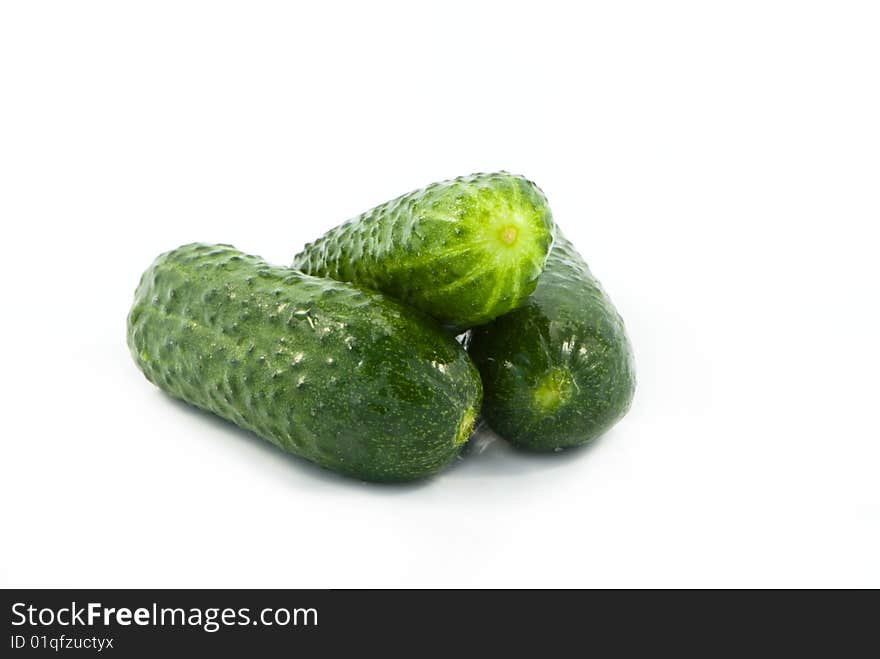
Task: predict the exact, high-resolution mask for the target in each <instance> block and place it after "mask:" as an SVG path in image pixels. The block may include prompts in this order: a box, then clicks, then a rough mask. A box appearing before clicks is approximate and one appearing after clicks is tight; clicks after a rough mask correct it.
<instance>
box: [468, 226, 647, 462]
mask: <svg viewBox="0 0 880 659" xmlns="http://www.w3.org/2000/svg"><path fill="white" fill-rule="evenodd" d="M468 350H469V352H470V355H471V357H472V358H473V359H474V361H475V362H476V364H477V366H478V367H479V369H480V373H481V376H482V378H483V387H484V402H483V416H484V418H485V419H486V421H487V423H488V424H489V426H490V427H491V428H492V429H493V430H495V431H496V432H497V433H498V434H499V435H501V436H502V437H504V438H505V439H507V440H509V441H510V442H512V443H513V444H515V445H517V446H520V447H522V448H525V449H531V450H535V451H552V450H557V449H562V448H568V447H573V446H578V445H581V444H586V443H587V442H589V441H591V440H593V439H595V438H596V437H598V436H599V435H601V434H602V433H604V432H605V431H606V430H608V429H609V428H610V427H611V426H613V425H614V424H615V423H616V422H617V421H618V420H619V419H620V418H622V417H623V415H624V414H626V412H627V411H628V410H629V407H630V404H631V402H632V398H633V394H634V392H635V385H636V378H635V368H634V363H633V355H632V348H631V346H630V342H629V339H628V338H627V335H626V330H625V328H624V324H623V320H622V319H621V317H620V315H619V314H618V313H617V311H616V310H615V308H614V306H613V305H612V303H611V300H610V299H609V298H608V296H607V295H606V294H605V292H604V290H603V289H602V287H601V286H600V284H599V282H598V281H597V280H596V279H595V278H594V277H593V275H592V274H591V273H590V270H589V268H588V267H587V264H586V263H585V262H584V260H583V259H582V258H581V256H580V255H579V254H578V253H577V251H576V250H575V248H574V246H573V245H572V244H571V243H570V242H569V241H568V240H567V239H565V237H564V236H562V235H560V234H558V233H557V238H556V242H555V244H554V246H553V249H552V250H551V252H550V256H549V258H548V259H547V267H546V268H545V270H544V274H543V275H542V276H541V279H540V282H539V283H538V287H537V289H536V290H535V292H534V293H533V294H532V296H531V298H529V300H528V302H527V303H526V304H525V306H523V307H522V308H520V309H517V310H516V311H513V312H511V313H509V314H508V315H506V316H502V317H501V318H498V319H496V320H495V321H494V322H493V323H491V324H489V325H486V326H484V327H478V328H476V329H474V330H473V332H472V334H471V336H470V339H469V346H468Z"/></svg>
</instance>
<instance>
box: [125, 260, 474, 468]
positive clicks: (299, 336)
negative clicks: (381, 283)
mask: <svg viewBox="0 0 880 659" xmlns="http://www.w3.org/2000/svg"><path fill="white" fill-rule="evenodd" d="M128 345H129V348H130V350H131V353H132V355H133V356H134V359H135V362H136V363H137V365H138V367H139V368H140V369H141V371H143V373H144V375H146V377H147V379H148V380H149V381H150V382H152V383H153V384H155V385H157V386H158V387H160V388H161V389H163V390H165V391H166V392H168V393H169V394H171V395H172V396H174V397H176V398H180V399H182V400H184V401H186V402H188V403H190V404H192V405H195V406H197V407H200V408H203V409H205V410H209V411H211V412H213V413H215V414H217V415H219V416H221V417H223V418H225V419H228V420H230V421H232V422H233V423H235V424H237V425H239V426H241V427H242V428H246V429H248V430H252V431H253V432H255V433H257V434H258V435H260V436H262V437H264V438H265V439H268V440H269V441H270V442H272V443H273V444H275V445H277V446H279V447H280V448H282V449H284V450H285V451H289V452H290V453H294V454H296V455H299V456H302V457H304V458H307V459H308V460H311V461H313V462H316V463H318V464H319V465H321V466H323V467H326V468H328V469H332V470H334V471H337V472H341V473H343V474H347V475H349V476H353V477H355V478H359V479H362V480H369V481H403V480H411V479H415V478H420V477H423V476H428V475H430V474H433V473H435V472H437V471H438V470H440V469H441V468H442V467H443V466H445V465H446V464H447V463H449V462H450V461H451V460H452V459H453V458H454V457H455V456H456V455H457V454H458V452H459V449H460V448H461V446H462V445H463V444H464V442H465V441H466V440H467V438H468V436H469V435H470V431H471V429H472V426H473V421H474V419H475V417H476V416H477V414H478V411H479V404H480V398H481V385H480V381H479V374H478V373H477V371H476V368H475V367H474V366H473V364H472V363H471V361H470V359H469V358H468V356H467V354H466V353H465V351H464V350H463V349H462V348H461V347H460V346H459V345H458V344H457V343H456V342H455V341H454V340H453V339H452V338H451V337H450V336H448V334H447V333H446V332H445V331H444V330H443V329H442V328H441V327H439V326H438V325H437V324H436V323H435V322H434V321H433V320H432V319H430V318H428V317H427V316H425V315H424V314H421V313H419V312H417V311H415V310H411V309H408V308H406V307H404V306H402V305H400V304H399V303H397V302H396V301H394V300H392V299H390V298H388V297H386V296H384V295H381V294H379V293H374V292H370V291H362V290H359V289H357V288H355V287H353V286H351V285H349V284H344V283H340V282H336V281H332V280H327V279H318V278H315V277H310V276H307V275H304V274H302V273H299V272H296V271H294V270H291V269H288V268H279V267H273V266H270V265H267V264H266V263H265V262H264V261H262V260H261V259H259V258H258V257H254V256H249V255H246V254H243V253H241V252H239V251H237V250H236V249H234V248H233V247H231V246H228V245H205V244H191V245H186V246H183V247H180V248H179V249H176V250H174V251H172V252H168V253H166V254H163V255H162V256H160V257H159V258H158V259H156V261H155V262H154V263H153V265H152V266H151V267H150V268H149V269H148V270H147V271H146V272H145V273H144V275H143V277H142V278H141V282H140V285H139V286H138V289H137V291H136V293H135V301H134V306H133V307H132V309H131V312H130V314H129V317H128Z"/></svg>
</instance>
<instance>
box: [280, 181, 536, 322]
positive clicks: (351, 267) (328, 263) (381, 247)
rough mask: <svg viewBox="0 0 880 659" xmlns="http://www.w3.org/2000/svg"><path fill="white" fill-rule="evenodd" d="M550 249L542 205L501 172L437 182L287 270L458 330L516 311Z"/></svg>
mask: <svg viewBox="0 0 880 659" xmlns="http://www.w3.org/2000/svg"><path fill="white" fill-rule="evenodd" d="M552 240H553V220H552V217H551V215H550V209H549V207H548V205H547V199H546V198H545V197H544V194H543V193H542V192H541V190H540V189H539V188H538V187H537V186H536V185H535V184H534V183H532V182H530V181H528V180H526V179H525V178H523V177H521V176H514V175H512V174H508V173H506V172H499V173H494V174H473V175H471V176H465V177H461V178H457V179H454V180H452V181H445V182H442V183H434V184H433V185H429V186H428V187H426V188H424V189H422V190H417V191H415V192H410V193H409V194H406V195H403V196H402V197H398V198H397V199H394V200H392V201H389V202H387V203H385V204H382V205H381V206H377V207H376V208H374V209H373V210H371V211H367V212H366V213H364V214H362V215H360V216H358V217H356V218H354V219H352V220H349V221H348V222H346V223H344V224H342V225H340V226H338V227H336V228H335V229H332V230H331V231H329V232H328V233H327V234H325V235H324V236H323V237H322V238H319V239H318V240H317V241H315V242H313V243H310V244H309V245H307V246H306V247H305V249H304V250H303V251H302V252H300V253H299V254H297V255H296V257H295V258H294V260H293V267H294V268H296V269H298V270H302V271H303V272H305V273H307V274H310V275H317V276H320V277H330V278H332V279H337V280H339V281H348V282H353V283H355V284H357V285H359V286H363V287H365V288H371V289H374V290H378V291H382V292H383V293H387V294H388V295H391V296H393V297H395V298H397V299H399V300H402V301H403V302H406V303H407V304H409V305H410V306H413V307H416V308H417V309H421V310H422V311H424V312H426V313H428V314H430V315H431V316H433V317H434V318H436V319H438V320H439V321H440V322H442V323H444V324H445V325H448V326H450V327H452V328H455V329H458V330H464V329H467V328H469V327H473V326H475V325H481V324H483V323H486V322H488V321H490V320H492V319H493V318H496V317H498V316H501V315H503V314H505V313H507V312H508V311H510V310H512V309H515V308H517V307H518V306H520V305H521V304H522V303H523V302H524V301H525V300H526V298H527V297H528V296H529V294H530V293H531V292H532V291H533V290H534V289H535V286H536V285H537V280H538V277H539V276H540V274H541V272H542V270H543V269H544V261H545V260H546V258H547V253H548V251H549V250H550V245H551V244H552Z"/></svg>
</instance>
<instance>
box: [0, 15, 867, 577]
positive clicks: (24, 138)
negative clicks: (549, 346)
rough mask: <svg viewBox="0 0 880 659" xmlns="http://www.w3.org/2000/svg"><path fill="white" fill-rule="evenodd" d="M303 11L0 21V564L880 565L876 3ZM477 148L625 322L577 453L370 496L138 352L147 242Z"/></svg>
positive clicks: (856, 571)
mask: <svg viewBox="0 0 880 659" xmlns="http://www.w3.org/2000/svg"><path fill="white" fill-rule="evenodd" d="M298 4H299V3H265V2H262V3H261V2H241V3H228V2H205V3H192V2H179V1H175V2H156V1H154V2H149V3H122V2H104V3H98V2H78V3H71V2H58V3H48V2H5V3H3V5H2V8H0V225H2V236H3V244H4V250H3V251H4V253H3V258H2V260H0V267H2V278H0V282H2V284H0V285H2V300H3V305H2V324H0V332H2V337H0V345H2V346H3V360H2V374H3V377H2V380H0V387H2V401H3V424H2V433H0V434H2V444H0V446H2V456H0V511H2V531H0V534H2V540H0V583H2V584H3V585H7V586H11V585H16V586H96V587H97V586H110V587H114V586H118V587H122V586H153V587H161V586H169V587H189V586H212V587H221V586H254V587H340V586H353V587H360V586H587V587H592V586H874V587H878V586H880V560H878V555H880V479H878V472H880V431H878V421H877V419H878V407H880V406H878V393H880V387H878V367H880V359H878V357H880V351H878V343H880V341H878V333H880V332H878V330H880V323H878V311H877V308H878V292H877V287H878V284H880V276H878V266H877V254H878V246H880V241H878V228H877V227H878V221H880V185H878V184H880V38H878V34H880V9H878V6H877V4H876V3H872V2H863V3H858V2H772V1H767V0H763V1H760V2H745V1H739V2H713V3H706V2H666V3H657V2H607V3H573V2H548V1H546V0H545V1H542V2H511V1H510V0H508V1H505V2H491V3H490V2H475V1H468V2H451V1H448V0H447V1H445V2H442V3H440V2H437V3H431V4H428V3H414V2H400V3H387V2H378V3H376V2H371V3H354V2H352V3H334V2H322V3H309V6H308V8H306V7H298V6H297V5H298ZM303 4H305V3H303ZM496 169H507V170H510V171H513V172H517V173H522V174H525V175H526V176H528V177H529V178H531V179H533V180H534V181H536V182H537V183H538V184H539V185H540V186H541V187H542V188H543V189H544V191H545V192H546V193H547V195H548V197H549V199H550V200H551V204H552V208H553V211H554V215H555V217H556V219H557V221H558V222H559V224H560V225H561V226H562V227H563V228H564V229H565V231H566V232H567V233H568V234H569V235H570V236H571V237H572V239H573V240H574V241H575V242H576V243H577V245H578V247H579V248H580V250H581V251H582V253H583V254H584V256H585V257H586V258H587V260H588V261H589V263H590V265H591V267H592V268H593V270H594V272H595V273H596V274H597V276H598V277H599V278H600V279H601V280H602V282H603V284H604V285H605V287H606V289H607V290H608V291H609V293H610V294H611V296H612V298H613V299H614V301H615V303H616V304H617V306H618V308H619V310H620V312H621V314H622V315H623V317H624V318H625V319H626V321H627V324H628V327H629V331H630V334H631V338H632V341H633V344H634V347H635V351H636V360H637V366H638V373H639V388H638V391H637V395H636V399H635V403H634V406H633V409H632V411H631V413H630V414H629V416H627V417H626V418H625V419H624V420H623V421H622V422H621V423H620V424H619V425H618V426H617V427H616V428H615V429H614V430H612V431H611V432H610V433H609V434H608V435H606V436H605V437H604V438H603V439H601V440H600V441H599V442H598V443H596V444H594V445H593V446H592V447H590V448H588V449H586V450H580V451H573V452H569V453H565V454H562V455H549V456H533V455H524V454H520V453H517V452H514V451H513V450H511V449H510V448H509V447H508V446H507V445H505V444H504V442H503V441H501V440H497V441H491V437H490V436H488V435H483V436H481V437H480V438H478V440H477V441H476V442H475V446H476V450H474V451H473V452H472V453H471V454H469V455H467V456H465V457H464V459H462V460H460V461H459V462H458V463H457V464H456V465H454V466H453V468H451V469H450V470H448V471H446V472H445V473H443V474H442V475H440V476H439V477H437V478H434V479H432V480H431V481H429V482H424V483H419V484H414V485H405V486H376V485H367V484H362V483H359V482H357V481H351V480H347V479H345V478H342V477H338V476H336V475H334V474H332V473H329V472H325V471H321V470H320V469H317V468H315V467H313V466H311V465H310V464H308V463H305V462H303V461H301V460H298V459H296V458H292V457H289V456H286V455H285V454H283V453H281V452H280V451H278V450H276V449H274V448H273V447H272V446H271V445H269V444H267V443H265V442H262V441H261V440H259V439H257V438H256V437H255V436H252V435H249V434H247V433H243V432H241V431H239V430H237V429H236V428H235V427H234V426H231V425H229V424H226V423H223V422H220V421H215V420H213V419H212V418H210V417H208V416H206V415H203V414H199V413H195V412H193V411H191V410H189V409H188V408H186V407H185V406H184V405H182V404H179V403H176V402H174V401H172V400H170V399H169V398H168V397H166V396H165V395H163V394H162V393H160V392H159V391H158V390H157V389H156V388H155V387H153V386H152V385H150V384H149V383H148V382H147V381H146V380H145V379H144V378H143V376H142V375H141V374H140V373H139V371H138V370H137V369H136V368H135V366H134V364H133V362H132V360H131V358H130V357H129V355H128V352H127V349H126V346H125V317H126V313H127V311H128V307H129V305H130V303H131V297H132V293H133V291H134V288H135V286H136V284H137V282H138V278H139V276H140V274H141V272H142V271H143V270H144V269H145V268H146V267H147V266H148V265H149V264H150V262H151V261H152V259H153V258H154V257H155V256H156V255H157V254H158V253H160V252H162V251H165V250H168V249H172V248H174V247H176V246H178V245H180V244H182V243H186V242H189V241H195V240H199V241H209V242H215V241H216V242H229V243H233V244H234V245H236V246H237V247H239V248H240V249H242V250H245V251H247V252H251V253H256V254H260V255H262V256H264V257H265V258H267V259H268V260H270V261H273V262H276V263H281V264H284V263H288V262H289V261H290V259H291V257H292V256H293V254H294V253H295V252H296V251H298V250H299V248H300V247H301V245H302V244H303V243H304V242H305V241H307V240H309V239H312V238H314V237H316V236H318V235H320V234H321V233H323V232H324V231H325V230H327V229H329V228H330V227H332V226H334V225H335V224H337V223H339V222H340V221H342V220H344V219H346V218H348V217H350V216H353V215H355V214H357V213H359V212H361V211H363V210H366V209H367V208H370V207H372V206H374V205H376V204H378V203H381V202H383V201H385V200H387V199H390V198H392V197H395V196H397V195H399V194H401V193H404V192H407V191H409V190H411V189H414V188H418V187H422V186H423V185H426V184H427V183H430V182H432V181H435V180H440V179H445V178H449V177H453V176H456V175H460V174H468V173H471V172H474V171H486V170H496Z"/></svg>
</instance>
